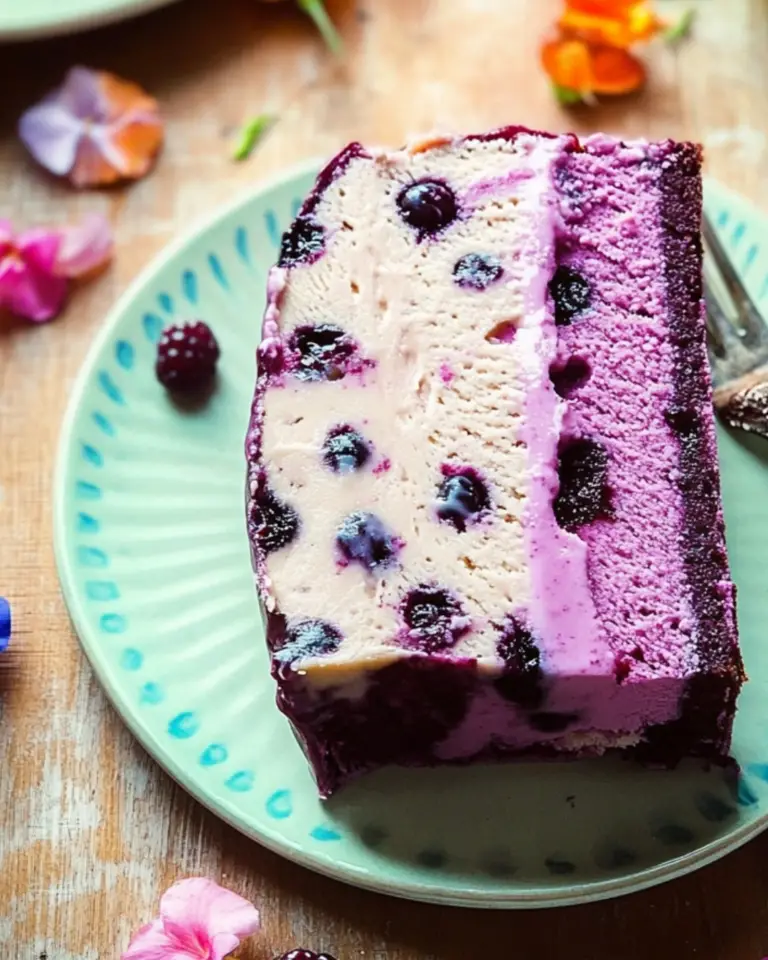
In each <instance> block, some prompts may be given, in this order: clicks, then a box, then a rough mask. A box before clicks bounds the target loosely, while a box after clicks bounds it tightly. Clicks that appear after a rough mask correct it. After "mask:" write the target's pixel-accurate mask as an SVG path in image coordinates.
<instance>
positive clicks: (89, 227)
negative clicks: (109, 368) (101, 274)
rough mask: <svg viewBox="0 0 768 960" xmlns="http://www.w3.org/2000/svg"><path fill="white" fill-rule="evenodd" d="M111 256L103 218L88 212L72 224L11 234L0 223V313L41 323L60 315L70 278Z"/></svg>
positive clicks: (5, 223)
mask: <svg viewBox="0 0 768 960" xmlns="http://www.w3.org/2000/svg"><path fill="white" fill-rule="evenodd" d="M111 256H112V234H111V230H110V227H109V224H108V223H107V221H106V220H105V219H104V217H102V216H100V215H97V214H91V215H89V216H87V217H85V218H84V220H83V221H82V223H80V224H78V225H77V226H72V227H64V228H48V227H34V228H32V229H30V230H24V231H22V232H21V233H18V234H16V233H14V229H13V225H12V224H11V222H10V221H9V220H2V219H0V310H3V309H5V310H9V311H10V312H11V313H13V314H15V315H16V316H17V317H22V318H23V319H25V320H32V321H34V322H35V323H42V322H44V321H46V320H51V319H53V318H54V317H55V316H57V315H58V314H59V312H60V311H61V308H62V307H63V305H64V301H65V299H66V296H67V290H68V288H69V280H70V279H71V278H73V277H80V276H83V275H84V274H86V273H90V272H92V271H94V270H96V269H97V268H98V267H100V266H103V264H105V263H106V262H107V261H108V260H109V259H110V257H111Z"/></svg>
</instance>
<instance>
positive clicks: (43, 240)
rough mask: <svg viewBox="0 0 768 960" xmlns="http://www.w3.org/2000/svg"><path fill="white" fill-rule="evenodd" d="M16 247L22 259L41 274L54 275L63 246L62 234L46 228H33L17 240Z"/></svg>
mask: <svg viewBox="0 0 768 960" xmlns="http://www.w3.org/2000/svg"><path fill="white" fill-rule="evenodd" d="M14 246H15V247H16V249H17V250H18V251H19V254H20V255H21V258H22V259H23V260H24V262H25V263H28V264H29V265H30V266H31V267H33V268H34V269H35V270H39V271H40V272H41V273H53V271H54V266H55V264H56V257H57V254H58V252H59V247H60V246H61V232H60V231H59V230H50V229H47V228H46V227H33V228H32V229H31V230H25V231H24V232H23V233H20V234H19V236H18V237H17V238H16V241H15V243H14Z"/></svg>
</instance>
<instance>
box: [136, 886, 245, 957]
mask: <svg viewBox="0 0 768 960" xmlns="http://www.w3.org/2000/svg"><path fill="white" fill-rule="evenodd" d="M258 929H259V912H258V910H256V908H255V907H254V906H253V905H252V904H250V903H249V902H248V901H247V900H244V899H243V898H242V897H240V896H238V895H237V894H236V893H232V891H231V890H225V889H224V888H223V887H220V886H219V885H218V884H216V883H214V882H213V881H212V880H207V879H206V878H205V877H190V878H189V879H187V880H180V881H179V882H178V883H175V884H174V885H173V886H172V887H171V888H170V889H169V890H166V892H165V893H164V894H163V897H162V899H161V900H160V916H159V917H157V918H156V919H154V920H153V921H152V922H151V923H148V924H147V925H146V926H145V927H142V928H141V930H139V932H138V933H137V934H136V935H135V936H134V938H133V940H132V941H131V943H130V945H129V947H128V949H127V950H126V951H125V952H124V953H123V955H122V960H222V958H223V957H226V956H227V955H228V954H230V953H231V952H232V951H233V950H235V949H237V947H238V946H239V945H240V940H241V939H242V938H243V937H247V936H250V935H251V934H252V933H255V932H256V931H257V930H258Z"/></svg>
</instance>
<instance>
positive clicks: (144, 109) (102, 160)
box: [19, 67, 163, 187]
mask: <svg viewBox="0 0 768 960" xmlns="http://www.w3.org/2000/svg"><path fill="white" fill-rule="evenodd" d="M19 136H20V137H21V141H22V143H23V144H24V146H25V147H26V148H27V150H29V152H30V153H31V154H32V156H33V157H34V158H35V160H37V162H38V163H39V164H41V166H43V167H45V168H46V170H50V172H51V173H54V174H56V176H59V177H68V178H69V179H70V180H71V181H72V183H74V184H75V186H77V187H90V186H97V185H101V184H108V183H115V182H116V181H118V180H122V179H132V180H133V179H136V178H138V177H143V176H144V175H145V174H146V173H148V172H149V170H150V169H151V167H152V163H153V162H154V159H155V156H156V155H157V152H158V150H159V149H160V144H161V143H162V140H163V125H162V121H161V120H160V115H159V113H158V107H157V101H156V100H154V99H153V98H152V97H150V96H148V94H146V93H145V92H144V91H143V90H142V89H141V87H139V86H137V85H136V84H135V83H131V82H130V81H127V80H121V79H120V78H119V77H116V76H114V75H113V74H111V73H105V72H103V71H97V70H89V69H87V68H86V67H73V68H72V69H71V70H70V71H69V73H68V74H67V75H66V77H65V78H64V82H63V83H62V85H61V86H60V87H59V88H58V90H54V91H53V92H52V93H50V94H48V96H47V97H45V99H44V100H42V101H41V102H40V103H38V104H36V105H35V106H34V107H31V108H30V109H29V110H27V111H26V113H24V114H23V115H22V117H21V120H20V121H19Z"/></svg>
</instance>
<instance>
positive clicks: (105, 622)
mask: <svg viewBox="0 0 768 960" xmlns="http://www.w3.org/2000/svg"><path fill="white" fill-rule="evenodd" d="M99 626H100V627H101V629H102V630H103V631H104V633H125V631H126V630H127V629H128V621H127V620H126V619H125V617H123V616H121V614H119V613H105V614H103V616H102V617H101V619H100V620H99Z"/></svg>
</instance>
